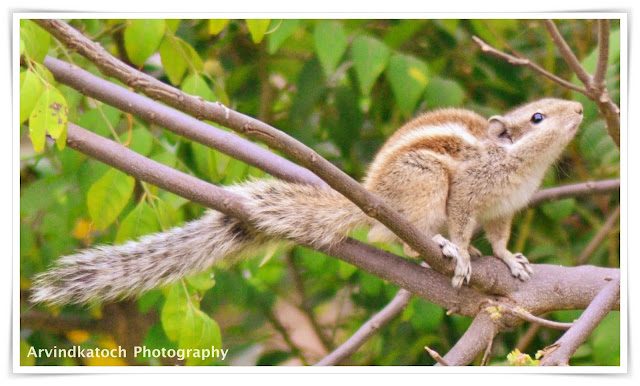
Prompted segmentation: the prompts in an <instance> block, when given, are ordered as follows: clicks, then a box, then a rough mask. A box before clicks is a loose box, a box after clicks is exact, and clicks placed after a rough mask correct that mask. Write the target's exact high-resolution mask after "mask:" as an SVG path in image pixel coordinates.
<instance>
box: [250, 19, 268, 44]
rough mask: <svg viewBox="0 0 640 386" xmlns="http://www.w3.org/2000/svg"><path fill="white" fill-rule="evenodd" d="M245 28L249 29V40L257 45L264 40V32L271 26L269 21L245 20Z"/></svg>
mask: <svg viewBox="0 0 640 386" xmlns="http://www.w3.org/2000/svg"><path fill="white" fill-rule="evenodd" d="M246 22H247V28H249V34H251V40H253V42H254V43H256V44H258V43H260V42H261V41H262V39H263V38H264V34H265V32H267V29H268V28H269V24H271V20H270V19H247V20H246Z"/></svg>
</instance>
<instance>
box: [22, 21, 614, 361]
mask: <svg viewBox="0 0 640 386" xmlns="http://www.w3.org/2000/svg"><path fill="white" fill-rule="evenodd" d="M68 22H69V23H71V24H72V25H73V26H74V27H76V28H78V29H80V30H81V31H82V32H83V33H84V34H85V35H87V36H88V37H90V38H91V39H93V40H94V41H97V42H99V43H100V44H101V45H102V46H103V47H105V48H106V49H107V50H109V51H110V52H111V53H112V54H114V55H115V56H117V57H119V58H120V59H121V60H123V61H125V62H127V63H129V64H131V65H132V66H134V67H137V68H140V69H141V70H143V71H144V72H147V73H149V74H151V75H153V76H155V77H157V78H159V79H161V80H162V81H164V82H167V83H169V84H172V85H173V86H175V87H179V88H180V89H182V90H183V91H185V92H187V93H191V94H196V95H199V96H201V97H203V98H204V99H206V100H210V101H220V102H222V103H223V104H225V105H227V106H229V107H231V108H233V109H235V110H237V111H239V112H242V113H244V114H247V115H250V116H253V117H256V118H258V119H260V120H263V121H265V122H267V123H269V124H271V125H273V126H275V127H276V128H279V129H281V130H283V131H285V132H287V133H288V134H290V135H292V136H294V137H295V138H297V139H299V140H301V141H302V142H304V143H305V144H306V145H308V146H310V147H312V148H313V149H314V150H316V151H317V152H319V153H320V154H321V155H322V156H324V157H326V158H327V159H329V160H330V161H331V162H333V163H335V164H336V165H337V166H338V167H339V168H341V169H342V170H344V171H345V172H347V173H348V174H350V175H351V176H352V177H354V178H356V179H361V178H362V177H363V175H364V173H365V171H366V168H367V165H368V163H369V162H370V161H371V160H372V158H373V156H374V154H375V153H376V151H377V150H378V149H379V148H380V146H381V145H382V143H383V142H384V141H385V139H386V138H387V137H388V136H389V135H391V134H392V133H393V132H394V130H395V129H396V128H398V127H399V126H400V125H401V124H402V123H403V122H405V121H407V120H408V119H410V118H411V117H412V116H415V115H416V114H418V113H420V112H422V111H427V110H430V109H435V108H438V107H444V106H454V107H464V108H467V109H471V110H474V111H476V112H478V113H480V114H482V115H485V116H490V115H493V114H500V113H503V112H504V111H505V110H507V109H510V108H512V107H514V106H516V105H518V104H521V103H525V102H527V101H530V100H533V99H538V98H541V97H549V96H553V97H560V98H566V99H575V100H579V101H581V102H583V104H584V105H585V120H584V122H583V124H582V126H581V130H580V132H579V133H578V135H577V137H576V139H575V140H574V141H573V142H572V143H571V144H570V145H569V147H568V148H567V150H566V151H565V153H564V154H563V156H562V158H561V160H560V161H559V162H558V163H557V164H556V166H555V167H553V168H552V169H551V170H549V172H548V173H547V175H546V177H545V180H544V187H551V186H557V185H562V184H568V183H573V182H582V181H588V180H601V179H608V178H617V177H619V173H620V172H619V171H620V168H619V158H620V155H619V151H618V148H617V147H616V146H615V144H614V142H613V141H612V140H611V138H610V137H609V136H608V134H607V131H606V129H605V126H604V122H603V120H602V119H601V117H600V116H599V115H598V112H597V108H596V106H595V104H593V103H592V102H590V101H588V100H586V98H584V97H582V96H581V95H575V93H574V92H571V91H568V90H566V89H563V88H561V87H560V86H558V85H556V84H554V83H552V82H551V81H549V80H547V79H545V78H542V77H541V76H539V75H537V74H535V73H533V72H532V71H531V70H529V69H527V68H521V67H515V66H512V65H510V64H508V63H506V62H504V61H502V60H499V59H496V58H494V57H490V56H488V55H486V54H483V53H482V52H481V51H480V50H479V49H478V47H477V46H476V45H475V44H474V43H473V41H472V40H471V38H472V36H474V35H476V36H479V37H480V38H482V39H483V40H485V41H486V42H488V43H489V44H491V45H493V46H494V47H496V48H498V49H500V50H505V51H507V52H511V53H512V52H518V53H521V54H522V55H525V56H526V57H528V58H529V59H531V60H532V61H534V62H536V63H539V64H540V65H542V66H543V67H544V68H546V69H547V70H548V71H550V72H552V73H555V74H557V75H558V76H561V77H563V78H565V79H570V80H572V81H574V82H576V80H575V79H574V78H575V77H574V76H572V73H571V72H570V70H569V69H568V67H567V65H566V64H565V63H564V62H563V61H562V59H561V58H560V57H559V54H558V52H557V50H555V48H554V45H553V42H552V41H551V39H550V37H549V36H548V35H547V33H546V30H545V28H544V25H543V23H542V21H539V20H455V19H451V20H70V21H68ZM556 22H557V25H558V27H559V28H560V31H561V32H562V34H563V36H564V37H565V38H566V39H567V41H568V42H569V44H570V45H571V47H572V48H573V50H574V51H575V53H576V55H577V57H578V58H579V59H580V60H581V61H582V62H583V63H584V65H585V67H586V68H587V69H590V70H591V71H592V70H593V68H594V67H595V55H596V53H595V50H596V48H597V47H596V46H597V43H596V42H597V25H596V22H595V21H593V20H558V21H556ZM20 37H21V54H22V55H24V56H26V57H28V59H29V60H27V61H26V63H27V64H26V65H23V66H22V69H21V120H22V121H23V122H25V121H26V120H27V118H28V117H29V114H30V113H31V112H32V111H33V110H32V109H33V108H34V106H37V103H38V102H37V101H38V99H39V98H40V96H41V95H42V93H43V92H44V91H43V89H45V88H46V87H52V88H53V90H58V91H59V93H60V94H61V96H62V98H63V99H62V100H63V101H64V103H66V105H67V106H68V109H69V121H71V122H74V123H77V124H79V125H80V126H82V127H84V128H86V129H89V130H91V131H93V132H95V133H98V134H100V135H103V136H105V137H108V138H111V139H116V138H117V139H118V140H120V141H121V142H122V143H125V144H126V145H128V146H129V147H130V148H132V149H133V150H135V151H137V152H138V153H140V154H143V155H145V156H148V157H150V158H152V159H154V160H157V161H159V162H162V163H164V164H166V165H169V166H172V167H175V168H177V169H178V170H181V171H183V172H186V173H188V174H191V175H194V176H197V177H199V178H202V179H204V180H207V181H211V182H214V183H216V184H222V185H229V184H233V183H236V182H239V181H242V180H245V179H247V178H250V177H259V178H270V177H269V176H266V175H265V174H264V173H263V172H261V171H259V170H257V169H255V168H253V167H248V166H247V165H245V164H243V163H241V162H239V161H236V160H233V159H231V158H230V157H228V156H226V155H223V154H220V153H218V152H216V151H213V150H210V149H208V148H206V147H204V146H202V145H199V144H196V143H192V142H190V141H188V140H185V139H183V138H180V137H178V136H176V135H174V134H172V133H170V132H168V131H165V130H162V128H160V127H156V126H153V125H149V124H147V123H146V122H143V121H141V120H139V119H137V118H136V117H131V116H129V115H127V114H124V113H122V112H120V111H118V110H117V109H115V108H113V107H110V106H107V105H104V104H102V103H100V102H97V101H95V100H93V99H90V98H87V97H85V96H83V95H81V94H79V93H78V92H76V91H75V90H72V89H70V88H68V87H66V86H64V85H61V84H56V83H55V81H54V80H53V78H52V77H51V76H50V74H48V73H47V70H46V69H45V68H44V67H43V66H42V65H41V64H39V63H41V62H42V59H43V58H44V55H47V54H48V55H51V56H55V57H58V58H60V59H62V60H66V61H72V62H73V63H75V64H76V65H79V66H81V67H83V68H84V69H87V70H88V71H91V72H93V73H95V74H99V72H98V71H97V69H96V68H95V66H94V65H92V64H91V63H89V62H88V61H87V60H85V59H84V58H82V57H80V56H79V55H75V54H73V53H72V52H70V51H68V50H66V49H65V48H64V47H63V46H62V45H60V44H59V43H57V42H56V41H55V39H53V38H50V37H49V36H48V34H47V33H46V32H44V31H43V30H41V29H40V28H39V27H37V26H36V25H35V24H34V23H33V22H31V21H26V20H24V21H22V22H21V35H20ZM607 85H608V88H609V92H610V93H611V94H612V97H613V99H614V100H615V101H616V102H617V103H618V104H619V92H620V32H619V22H618V21H616V20H613V21H612V26H611V49H610V61H609V68H608V72H607ZM31 130H32V133H31V137H30V134H29V125H28V124H27V123H26V122H25V123H23V124H22V125H21V127H20V135H21V151H20V157H21V165H20V177H21V187H20V191H21V199H20V258H21V260H20V288H21V295H22V296H21V300H20V301H21V310H22V313H21V316H22V322H21V336H20V338H21V348H22V358H21V363H22V364H23V365H110V364H114V365H161V364H164V365H170V364H171V365H172V364H189V365H192V364H193V365H197V364H203V365H240V364H242V365H282V364H313V363H315V362H316V361H317V360H318V359H320V358H322V357H323V356H324V355H325V354H326V352H327V351H328V350H331V349H332V348H335V347H336V346H337V345H339V344H340V343H341V342H343V341H344V340H345V339H346V338H347V337H348V336H350V335H351V334H352V333H353V332H355V331H356V330H357V328H358V327H359V326H360V325H362V323H363V322H364V321H366V320H367V319H368V318H369V317H371V316H372V315H373V314H375V313H376V312H377V311H378V310H380V309H381V308H382V307H383V306H384V305H386V304H387V303H388V302H389V301H390V300H391V299H392V298H393V296H394V294H395V293H396V291H397V289H398V288H397V287H396V286H394V285H391V284H389V283H387V282H385V281H384V280H381V279H379V278H377V277H375V276H372V275H370V274H367V273H365V272H361V271H359V270H358V269H356V268H355V267H353V266H350V265H348V264H346V263H343V262H341V261H338V260H336V259H333V258H329V257H327V256H324V255H322V254H320V253H317V252H314V251H311V250H308V249H304V248H300V247H287V246H280V247H278V248H277V249H274V250H269V251H266V252H265V253H264V254H263V255H262V256H258V258H257V259H255V260H253V261H249V262H245V263H242V264H239V265H237V266H231V267H215V268H213V269H211V270H210V271H208V272H205V273H203V274H201V275H197V276H195V277H191V278H188V279H186V280H184V281H181V282H179V283H176V284H175V285H172V286H169V287H168V288H164V289H157V290H154V291H151V292H149V293H148V294H146V295H144V296H143V297H141V298H140V299H137V300H129V301H124V302H120V303H116V304H110V305H104V306H99V305H92V306H90V307H77V306H69V307H63V308H59V309H54V308H50V307H44V306H40V305H38V306H33V305H31V304H29V303H28V302H27V301H26V298H27V296H28V294H29V288H30V285H31V280H32V278H33V276H34V275H35V274H36V273H38V272H41V271H43V270H44V269H45V268H46V267H47V266H49V265H50V264H51V263H52V262H53V261H54V260H55V259H57V258H58V257H60V256H62V255H65V254H71V253H73V252H74V251H76V250H77V249H81V248H86V247H89V246H93V245H98V244H104V243H122V242H124V241H126V240H129V239H132V238H136V237H138V236H140V235H142V234H146V233H151V232H155V231H160V230H163V229H169V228H171V227H173V226H178V225H180V224H181V223H183V222H184V221H188V220H190V219H193V218H196V217H198V216H199V215H201V214H202V212H203V211H204V208H203V207H201V206H199V205H196V204H192V203H189V202H188V201H187V200H185V199H182V198H180V197H178V196H176V195H174V194H171V193H168V192H165V191H162V190H159V189H157V188H156V187H154V186H152V185H149V184H143V183H140V182H139V181H134V180H133V178H131V177H128V176H126V175H124V174H122V173H120V172H116V171H110V168H109V167H107V166H105V165H103V164H101V163H100V162H98V161H96V160H93V159H89V158H87V157H86V156H84V155H82V154H79V153H77V152H75V151H73V150H71V149H68V148H65V149H64V150H59V149H58V148H56V146H55V145H53V144H52V143H49V144H45V145H44V146H43V149H42V151H40V150H41V149H40V148H38V147H37V150H38V152H36V151H34V147H33V145H32V144H31V141H30V138H33V139H34V144H36V146H38V145H37V139H38V138H40V139H41V140H42V141H44V139H43V138H44V131H43V132H42V133H37V132H33V131H34V129H33V127H32V128H31ZM39 136H40V137H39ZM62 142H63V141H62ZM618 203H619V195H618V194H609V195H600V196H593V197H585V198H579V199H574V198H570V199H564V200H559V201H556V202H550V203H546V204H543V205H541V206H539V207H537V208H532V209H528V210H526V211H524V212H522V213H521V214H520V215H518V216H517V217H516V219H515V220H514V227H513V231H512V237H511V242H510V249H511V250H515V251H522V252H523V253H524V254H525V255H526V256H527V257H528V258H529V260H530V261H532V262H534V263H551V264H561V265H566V266H571V265H576V264H578V261H577V258H578V256H579V255H580V254H581V252H582V251H583V250H584V248H585V247H586V245H587V244H588V243H589V241H590V240H591V239H592V238H593V236H594V235H595V234H596V233H597V231H598V230H599V229H600V228H601V227H602V225H603V223H604V222H605V220H606V218H607V217H608V216H609V215H610V214H611V212H613V211H614V209H615V208H616V206H617V205H618ZM618 228H619V227H618V226H617V225H616V226H614V227H613V229H612V231H611V232H610V234H609V235H608V237H607V238H606V239H605V240H604V242H602V243H601V245H600V246H599V247H598V248H597V249H596V250H595V251H594V252H593V253H592V254H591V255H590V256H589V258H588V260H587V261H586V263H588V264H595V265H599V266H607V267H618V266H619V229H618ZM365 234H366V231H365V230H359V231H356V232H355V233H354V235H353V236H354V237H356V238H360V239H364V235H365ZM474 244H475V246H476V247H478V248H479V249H481V250H482V251H483V252H485V253H487V254H488V253H490V248H489V245H488V243H487V242H486V241H485V240H484V239H483V238H479V239H478V240H476V241H475V243H474ZM381 247H383V248H385V249H388V250H391V251H393V252H394V253H397V254H402V248H400V247H399V246H398V245H385V246H381ZM261 264H262V265H261ZM579 314H580V311H563V312H554V313H553V314H552V315H547V317H550V318H553V319H556V320H561V321H571V320H573V319H575V318H577V317H578V316H579ZM469 323H470V319H469V318H465V317H461V316H457V315H451V316H445V310H443V309H441V308H440V307H438V306H435V305H433V304H429V303H427V302H425V301H423V300H421V299H418V298H414V299H412V300H411V302H410V303H409V305H408V307H407V308H406V309H405V311H404V312H403V313H402V314H401V315H400V316H399V317H398V318H396V319H395V320H393V321H392V322H391V323H390V324H389V325H387V326H385V327H384V328H383V329H382V330H381V331H380V332H379V333H378V334H376V335H375V336H374V337H373V338H372V339H370V340H369V341H368V342H367V343H366V344H365V345H364V346H363V347H362V348H361V349H360V350H359V351H358V352H357V353H356V354H354V355H353V356H352V357H351V359H350V360H349V361H347V362H345V364H356V365H430V364H433V363H434V361H433V359H431V357H430V356H429V355H428V354H427V353H426V352H425V350H424V346H425V345H428V346H430V347H431V348H433V349H435V350H436V351H438V352H440V353H441V354H444V353H446V352H447V351H448V350H449V349H450V348H451V347H452V345H453V344H455V342H456V341H457V339H459V337H460V336H461V335H462V334H463V333H464V331H465V329H466V327H467V326H468V325H469ZM193 330H198V331H201V333H198V334H194V333H185V332H184V331H193ZM560 334H561V332H559V331H555V330H549V329H546V328H540V329H538V328H536V327H532V326H531V325H529V324H528V323H526V324H524V325H523V326H521V327H519V328H517V329H515V330H514V331H511V332H508V333H503V334H500V335H499V336H498V337H497V338H496V341H495V342H494V355H493V359H492V361H491V363H490V364H492V365H505V364H506V357H507V354H508V353H509V352H510V351H512V350H513V349H515V348H519V349H520V350H521V351H523V352H527V353H529V354H531V355H532V356H533V354H535V352H536V351H537V350H539V349H542V348H544V347H545V346H547V345H549V344H552V343H553V342H554V341H555V340H556V339H557V338H558V337H559V336H560ZM619 342H620V320H619V313H618V312H612V313H611V314H610V315H609V316H608V317H607V318H606V319H605V320H604V322H603V323H602V324H601V325H600V326H599V327H598V328H597V329H596V331H595V332H594V333H593V334H592V336H591V337H590V338H589V340H588V341H587V342H586V343H585V344H584V345H583V346H582V347H580V349H579V350H578V351H577V352H576V354H575V355H574V357H573V358H572V362H571V364H573V365H619V360H620V359H619V357H620V343H619ZM142 344H144V345H146V346H147V347H149V348H159V347H166V348H178V347H182V348H189V347H207V346H211V345H215V346H216V347H224V348H225V349H228V350H229V354H228V355H227V358H226V359H225V360H224V361H222V360H220V359H218V360H213V361H201V360H190V361H187V362H186V363H185V362H183V361H176V360H175V359H171V358H168V359H167V358H164V359H163V358H138V359H135V358H131V357H127V358H120V359H98V358H96V359H91V360H87V359H77V358H75V359H74V358H39V359H34V358H33V357H27V356H26V353H27V352H28V350H29V348H30V347H34V348H36V349H38V348H51V347H53V346H57V347H71V346H73V345H80V346H82V347H87V348H94V347H105V348H111V347H116V346H118V345H120V346H123V347H133V346H136V345H142ZM477 363H479V362H476V364H477Z"/></svg>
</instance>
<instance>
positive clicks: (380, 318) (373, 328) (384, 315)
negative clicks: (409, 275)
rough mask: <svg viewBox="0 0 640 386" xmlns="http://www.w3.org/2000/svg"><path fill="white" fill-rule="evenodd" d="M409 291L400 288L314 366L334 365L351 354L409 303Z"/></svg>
mask: <svg viewBox="0 0 640 386" xmlns="http://www.w3.org/2000/svg"><path fill="white" fill-rule="evenodd" d="M410 299H411V293H410V292H409V291H407V290H404V289H400V290H399V291H398V293H397V294H396V296H395V297H394V298H393V300H392V301H391V302H390V303H389V304H387V305H386V306H385V307H384V308H383V309H382V310H380V312H378V313H377V314H375V315H374V316H373V317H372V318H371V319H369V320H368V321H367V322H366V323H364V324H363V325H362V326H361V327H360V328H359V329H358V331H356V332H355V334H353V335H352V336H351V337H350V338H349V339H347V341H346V342H344V343H343V344H342V345H340V347H338V348H337V349H336V350H334V351H333V352H332V353H331V354H329V355H327V356H326V357H324V358H323V359H322V360H321V361H320V362H318V363H316V366H334V365H337V364H339V363H340V362H341V361H343V360H344V359H346V358H347V357H349V356H351V355H352V354H353V353H355V352H356V351H358V349H359V348H360V347H361V346H362V345H363V344H364V343H365V342H366V341H367V340H368V339H369V338H370V337H372V336H373V335H374V334H375V333H376V332H378V330H379V329H380V328H381V327H383V326H385V325H386V324H387V323H389V322H390V321H391V320H392V319H394V318H395V317H396V316H398V314H399V313H400V312H402V310H404V308H405V307H406V306H407V304H408V303H409V300H410Z"/></svg>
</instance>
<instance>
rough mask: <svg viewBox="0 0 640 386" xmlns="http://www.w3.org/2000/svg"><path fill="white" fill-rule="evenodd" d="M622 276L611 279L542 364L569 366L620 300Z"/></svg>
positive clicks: (544, 356)
mask: <svg viewBox="0 0 640 386" xmlns="http://www.w3.org/2000/svg"><path fill="white" fill-rule="evenodd" d="M619 299H620V278H619V277H618V278H616V279H613V280H611V281H610V282H609V283H608V284H607V285H606V286H605V287H604V288H603V289H602V291H600V293H599V294H598V296H596V297H595V298H594V299H593V301H592V302H591V304H590V305H589V307H587V309H586V310H584V312H583V313H582V315H580V318H578V320H577V321H576V322H575V323H574V326H573V327H571V328H570V329H569V330H568V331H567V332H566V333H565V334H564V335H562V337H561V338H560V339H559V340H558V341H557V342H556V343H555V344H554V345H553V346H554V350H553V351H551V350H550V351H551V352H550V353H549V354H545V355H543V357H542V359H541V360H540V365H542V366H568V365H569V358H570V357H571V355H573V353H574V352H575V351H576V350H577V349H578V347H580V345H581V344H582V343H584V341H585V340H587V338H588V337H589V335H590V334H591V332H592V331H593V330H594V329H595V328H596V327H597V326H598V324H599V323H600V322H601V321H602V319H604V317H605V316H607V314H608V313H609V311H610V310H612V309H613V308H614V307H615V304H616V301H617V302H619V301H620V300H619Z"/></svg>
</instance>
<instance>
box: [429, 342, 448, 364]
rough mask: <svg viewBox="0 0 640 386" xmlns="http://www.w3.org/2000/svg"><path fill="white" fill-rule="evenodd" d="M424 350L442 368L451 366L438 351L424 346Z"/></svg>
mask: <svg viewBox="0 0 640 386" xmlns="http://www.w3.org/2000/svg"><path fill="white" fill-rule="evenodd" d="M424 349H425V350H427V352H428V353H429V355H431V358H433V359H434V360H435V361H436V362H438V363H439V364H440V365H441V366H449V364H448V363H447V362H446V361H445V360H444V359H443V358H442V357H441V356H440V354H438V352H437V351H436V350H432V349H430V348H429V346H424Z"/></svg>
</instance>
